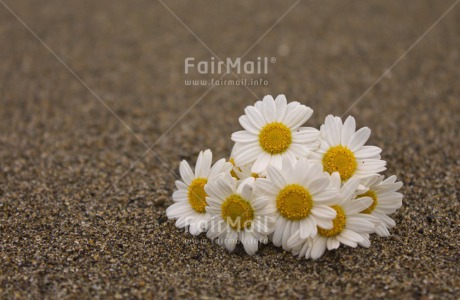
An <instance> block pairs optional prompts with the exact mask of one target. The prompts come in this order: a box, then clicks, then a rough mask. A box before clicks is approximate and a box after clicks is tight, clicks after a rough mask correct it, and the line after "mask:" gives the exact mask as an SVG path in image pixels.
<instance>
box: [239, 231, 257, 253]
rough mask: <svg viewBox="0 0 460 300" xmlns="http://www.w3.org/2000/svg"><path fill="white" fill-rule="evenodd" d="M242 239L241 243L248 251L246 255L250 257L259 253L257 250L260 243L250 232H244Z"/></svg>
mask: <svg viewBox="0 0 460 300" xmlns="http://www.w3.org/2000/svg"><path fill="white" fill-rule="evenodd" d="M241 235H242V238H241V243H242V244H243V246H244V250H246V253H247V254H249V255H254V254H255V253H256V252H257V248H258V246H259V242H258V241H257V239H255V238H254V236H253V235H252V234H251V233H249V232H244V231H243V232H242V233H241Z"/></svg>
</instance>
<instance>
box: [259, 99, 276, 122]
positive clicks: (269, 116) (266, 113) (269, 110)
mask: <svg viewBox="0 0 460 300" xmlns="http://www.w3.org/2000/svg"><path fill="white" fill-rule="evenodd" d="M262 104H263V105H262V115H263V117H264V119H265V122H266V123H272V122H275V121H276V105H275V100H273V97H272V96H265V97H264V99H263V101H262Z"/></svg>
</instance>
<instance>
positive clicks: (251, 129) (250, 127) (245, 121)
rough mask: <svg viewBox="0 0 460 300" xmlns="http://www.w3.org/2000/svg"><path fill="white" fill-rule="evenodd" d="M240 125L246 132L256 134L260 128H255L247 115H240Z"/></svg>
mask: <svg viewBox="0 0 460 300" xmlns="http://www.w3.org/2000/svg"><path fill="white" fill-rule="evenodd" d="M238 120H239V122H240V124H241V126H242V127H243V128H244V129H245V130H247V131H248V132H250V133H252V134H255V135H258V134H259V131H260V129H261V128H257V126H255V125H254V124H253V123H252V122H251V121H250V120H249V117H248V116H241V117H240V118H239V119H238Z"/></svg>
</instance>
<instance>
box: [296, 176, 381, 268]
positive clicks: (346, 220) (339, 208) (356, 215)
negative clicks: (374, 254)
mask: <svg viewBox="0 0 460 300" xmlns="http://www.w3.org/2000/svg"><path fill="white" fill-rule="evenodd" d="M331 185H332V186H333V187H335V188H338V189H340V193H339V196H338V198H337V203H336V204H334V205H332V206H331V207H332V208H333V209H334V210H335V211H336V212H337V216H336V217H335V219H334V220H333V224H334V226H333V228H331V229H322V228H318V235H316V236H315V237H311V238H308V239H301V238H300V232H299V231H297V232H296V233H294V234H293V236H292V237H291V238H290V239H289V240H288V247H289V248H292V249H293V250H292V252H293V254H294V255H299V257H303V256H304V257H305V258H307V259H309V258H312V259H318V258H320V257H321V256H322V255H323V254H324V252H325V251H326V249H328V250H333V249H337V248H338V247H339V246H340V244H341V243H342V244H344V245H347V246H350V247H353V248H354V247H356V246H358V245H360V246H362V247H366V248H368V247H369V246H370V245H371V242H370V241H369V233H371V232H374V230H375V225H376V224H378V223H379V221H378V220H377V219H376V218H374V217H372V216H370V215H367V214H363V213H360V212H361V211H362V210H363V208H365V207H368V206H369V205H370V204H371V203H372V199H371V198H370V197H362V198H359V199H355V198H356V189H357V188H358V185H359V178H356V177H355V178H352V179H350V180H348V181H347V182H346V183H345V184H344V185H343V186H342V187H340V185H341V180H340V176H339V174H338V173H337V172H335V173H334V174H333V175H332V178H331Z"/></svg>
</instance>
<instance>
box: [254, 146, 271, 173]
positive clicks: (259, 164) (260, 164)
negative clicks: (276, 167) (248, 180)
mask: <svg viewBox="0 0 460 300" xmlns="http://www.w3.org/2000/svg"><path fill="white" fill-rule="evenodd" d="M270 159H271V155H270V154H268V153H267V152H265V151H263V152H262V153H261V154H259V156H258V157H257V159H256V161H255V162H254V164H253V165H252V168H251V172H253V173H262V172H264V171H265V170H266V169H267V166H268V165H269V164H270Z"/></svg>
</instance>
